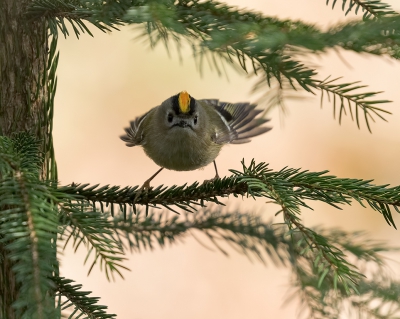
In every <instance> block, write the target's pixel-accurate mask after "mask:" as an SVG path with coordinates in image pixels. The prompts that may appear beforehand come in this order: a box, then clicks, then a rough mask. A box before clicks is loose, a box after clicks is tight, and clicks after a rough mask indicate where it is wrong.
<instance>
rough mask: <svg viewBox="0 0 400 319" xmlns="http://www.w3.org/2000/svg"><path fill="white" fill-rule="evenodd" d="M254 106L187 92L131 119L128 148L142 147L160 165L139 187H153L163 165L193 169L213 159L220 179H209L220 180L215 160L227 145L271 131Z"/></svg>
mask: <svg viewBox="0 0 400 319" xmlns="http://www.w3.org/2000/svg"><path fill="white" fill-rule="evenodd" d="M255 107H256V105H255V104H250V103H235V104H232V103H226V102H219V100H215V99H209V100H196V99H194V98H193V97H192V96H190V95H189V94H188V93H187V92H186V91H183V92H180V93H179V94H177V95H174V96H172V97H170V98H169V99H167V100H165V101H164V102H162V103H161V105H159V106H156V107H154V108H152V109H151V110H150V111H148V112H147V113H146V114H144V115H142V116H140V117H137V118H136V119H135V120H133V121H131V122H130V127H128V128H125V132H126V134H125V135H122V136H121V137H120V138H121V140H123V141H124V142H126V146H129V147H132V146H136V145H141V146H142V147H143V149H144V151H145V152H146V154H147V156H149V157H150V158H151V159H152V160H153V161H154V162H155V163H156V164H157V165H159V166H160V167H161V168H160V169H159V170H158V171H157V172H156V173H155V174H154V175H153V176H151V177H150V178H149V179H148V180H147V181H146V182H145V183H144V184H143V186H142V187H141V189H140V191H141V190H143V189H147V188H150V181H151V180H152V179H153V178H154V177H156V175H157V174H158V173H160V172H161V171H162V170H163V169H164V168H167V169H170V170H175V171H191V170H195V169H198V168H201V167H204V166H206V165H208V164H210V163H211V162H214V167H215V177H214V178H213V179H212V180H209V181H213V180H215V179H217V178H219V176H218V170H217V165H216V163H215V158H216V157H217V156H218V154H219V152H220V150H221V148H222V146H224V145H225V144H241V143H247V142H250V138H251V137H254V136H257V135H260V134H263V133H265V132H268V131H269V130H270V129H271V128H270V127H266V126H262V124H264V123H266V122H268V121H269V120H268V119H264V118H256V116H257V115H258V114H260V113H261V112H262V111H261V110H256V109H255ZM138 194H139V193H138Z"/></svg>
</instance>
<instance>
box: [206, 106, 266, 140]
mask: <svg viewBox="0 0 400 319" xmlns="http://www.w3.org/2000/svg"><path fill="white" fill-rule="evenodd" d="M200 102H201V103H205V104H208V105H211V106H213V107H214V108H215V110H216V111H217V113H218V114H219V116H220V117H221V119H222V121H223V122H224V123H225V124H226V127H223V128H221V129H218V130H217V131H216V133H215V136H213V140H214V142H215V143H217V144H226V143H232V144H242V143H248V142H250V138H251V137H255V136H257V135H260V134H263V133H265V132H268V131H269V130H271V127H267V126H262V125H263V124H265V123H267V122H268V121H269V119H265V118H262V117H260V118H256V117H257V116H258V115H259V114H260V113H262V110H259V109H256V106H257V105H256V104H250V103H228V102H220V101H219V100H216V99H208V100H200Z"/></svg>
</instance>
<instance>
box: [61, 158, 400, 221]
mask: <svg viewBox="0 0 400 319" xmlns="http://www.w3.org/2000/svg"><path fill="white" fill-rule="evenodd" d="M242 165H243V171H237V170H232V171H231V172H232V173H233V175H231V176H229V177H224V178H223V179H219V180H217V181H215V182H213V183H207V184H202V185H199V183H197V182H196V183H193V184H192V185H189V186H187V185H186V184H185V185H183V186H176V185H174V186H171V187H165V186H163V185H161V186H158V187H156V188H151V189H150V190H149V191H148V192H145V193H143V194H141V195H140V197H139V198H138V199H137V201H136V202H134V199H135V196H136V192H137V189H138V186H134V187H124V188H122V189H121V188H120V186H112V187H110V186H109V185H107V186H103V187H99V186H98V185H94V186H89V184H83V185H79V184H78V185H77V184H71V185H69V186H63V187H59V188H58V189H57V191H58V192H60V193H64V194H68V195H73V196H77V197H76V198H78V199H79V200H85V201H88V202H91V203H92V204H93V205H94V204H95V203H99V204H100V205H101V209H102V210H103V211H104V204H107V205H108V204H110V205H111V207H113V205H117V206H119V207H121V210H122V211H123V212H125V213H126V211H127V206H128V207H129V206H131V207H132V208H133V209H135V205H137V204H138V205H145V206H146V207H147V208H148V207H149V206H150V207H160V206H161V207H165V208H168V209H170V210H172V211H175V210H174V209H172V208H171V207H170V205H175V206H177V207H178V208H181V209H184V210H187V211H194V210H195V209H196V207H198V206H204V202H211V203H216V204H222V202H221V201H220V200H219V199H218V197H227V196H229V195H233V196H236V197H237V196H245V195H247V196H251V197H253V198H256V197H266V198H270V199H272V200H274V201H277V198H276V197H275V195H274V193H273V192H274V191H275V192H276V191H279V194H280V195H279V196H280V201H282V202H283V203H284V204H285V206H286V207H289V208H290V209H291V210H293V211H294V212H298V211H299V210H300V207H304V208H310V206H309V205H308V204H306V202H305V200H313V201H322V202H325V203H327V204H329V205H331V206H333V207H335V208H338V209H341V208H340V206H339V205H343V204H345V205H350V204H351V202H352V200H356V201H357V202H358V203H360V204H361V205H362V206H363V207H365V204H364V203H367V204H368V205H369V206H370V207H371V208H372V209H373V210H376V211H378V212H379V213H381V214H382V215H383V217H384V218H385V220H386V222H387V223H388V224H389V225H392V226H394V227H395V223H394V220H393V216H392V213H391V208H394V209H395V210H396V211H397V212H398V211H399V206H400V195H399V191H400V186H395V187H388V185H374V184H371V181H372V180H362V179H350V178H337V177H335V176H332V175H327V173H328V171H323V172H309V171H302V170H300V169H293V168H283V169H282V170H280V171H277V172H274V171H272V170H271V169H269V168H268V164H265V163H260V164H256V163H255V162H254V160H253V161H252V162H251V163H250V165H249V166H248V167H247V166H246V165H245V163H244V162H242ZM277 203H278V204H280V202H277ZM281 206H282V205H281Z"/></svg>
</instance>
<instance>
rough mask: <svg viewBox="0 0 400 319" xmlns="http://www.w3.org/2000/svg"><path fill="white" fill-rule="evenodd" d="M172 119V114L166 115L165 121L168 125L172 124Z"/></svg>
mask: <svg viewBox="0 0 400 319" xmlns="http://www.w3.org/2000/svg"><path fill="white" fill-rule="evenodd" d="M173 118H174V116H173V115H172V113H168V117H167V121H168V122H169V123H171V122H172V120H173Z"/></svg>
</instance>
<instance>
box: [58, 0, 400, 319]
mask: <svg viewBox="0 0 400 319" xmlns="http://www.w3.org/2000/svg"><path fill="white" fill-rule="evenodd" d="M339 2H340V1H338V7H337V9H335V10H334V11H332V10H331V9H330V7H327V6H326V5H325V1H323V0H319V1H315V0H314V1H312V0H308V1H305V0H303V1H298V0H291V1H289V0H286V1H272V0H270V1H265V0H263V1H261V0H259V1H244V0H236V1H228V3H230V4H233V5H239V6H242V7H243V6H246V7H247V8H250V9H254V10H259V11H262V12H263V13H264V14H265V15H268V16H278V17H279V18H294V19H302V20H304V21H306V22H309V23H315V24H317V25H318V26H321V27H327V26H330V25H333V24H335V23H337V22H339V21H343V20H344V19H352V18H353V16H349V17H347V18H345V17H344V14H343V13H342V12H341V10H340V6H339ZM387 2H391V3H393V5H394V8H396V9H397V10H400V5H399V4H398V3H397V2H396V1H394V0H392V1H387ZM93 33H94V35H95V37H94V38H91V37H90V36H88V35H83V36H82V37H81V39H80V40H77V39H75V38H74V37H73V36H71V37H69V38H68V39H67V40H64V39H60V41H59V49H60V53H61V57H60V63H59V68H58V80H59V82H58V89H57V97H56V110H55V125H54V127H55V128H54V140H55V147H56V155H57V161H58V167H59V177H60V182H61V184H69V183H71V182H77V183H91V184H95V183H100V184H102V185H104V184H111V185H122V186H125V185H137V184H141V183H143V181H144V180H145V179H146V178H148V177H149V176H150V175H151V174H153V173H154V172H155V171H156V169H157V166H156V165H155V164H154V163H153V162H152V161H151V160H150V159H149V158H147V157H146V156H145V155H144V153H143V150H142V149H140V148H139V147H138V148H133V149H131V148H127V147H125V145H124V143H123V142H122V141H120V140H119V138H118V136H119V135H121V134H122V133H123V130H122V129H123V127H125V126H126V125H127V124H128V122H129V120H131V119H134V118H135V117H136V116H138V115H140V114H142V113H144V112H145V111H147V110H148V109H149V108H151V107H153V106H156V105H158V104H159V103H160V102H162V101H163V100H165V99H166V98H168V97H169V96H171V95H173V94H176V93H177V92H179V91H182V90H187V91H188V92H189V93H190V94H191V95H192V96H194V97H195V98H215V97H218V98H220V99H223V100H228V101H232V102H238V101H245V100H249V101H253V102H254V101H255V100H256V97H257V96H256V95H251V93H250V91H251V87H252V84H253V83H254V80H249V79H247V78H246V76H244V75H243V74H238V73H236V72H235V71H232V70H231V69H229V67H228V74H229V80H227V79H226V77H219V76H218V75H217V73H216V72H213V71H211V70H210V69H209V68H208V67H207V66H206V67H205V69H204V73H203V76H200V74H199V72H197V71H196V65H195V63H194V62H193V59H191V53H190V51H189V50H185V49H184V50H183V51H182V56H183V59H182V60H183V61H179V57H178V54H177V53H176V50H175V49H173V50H171V55H170V57H169V56H168V54H167V52H166V50H165V48H164V47H163V46H162V45H160V46H158V47H157V48H156V49H155V50H152V49H150V47H149V43H148V42H147V41H146V40H144V39H137V36H138V34H139V33H138V31H135V30H134V28H133V27H125V28H123V29H122V31H121V32H113V33H112V34H104V33H101V32H98V31H96V30H93ZM343 60H345V61H346V63H344V62H343ZM308 61H310V62H313V63H316V64H318V65H319V67H318V72H319V73H320V76H319V78H320V79H324V78H325V77H326V76H328V75H332V76H333V77H339V76H343V82H344V81H357V80H362V81H363V83H364V84H368V85H370V90H379V91H380V90H384V91H385V93H384V94H383V95H382V97H384V98H387V99H390V100H393V101H394V102H393V103H391V104H389V105H385V108H387V109H389V110H390V111H391V112H392V113H393V115H391V116H388V117H387V118H388V120H389V121H388V123H385V122H383V121H380V120H378V121H377V123H376V124H373V126H372V129H373V134H370V133H368V131H367V129H366V127H365V125H364V121H361V122H362V126H361V129H360V130H359V129H357V126H356V124H355V123H354V122H352V121H351V119H350V118H349V117H345V118H344V120H343V123H342V125H339V124H338V122H337V120H334V119H333V116H332V113H333V111H332V106H331V105H330V104H329V103H328V102H326V103H325V105H324V107H323V108H322V109H320V105H319V96H315V97H314V96H312V95H308V98H307V99H305V100H296V101H291V100H288V101H287V102H286V106H287V109H288V110H289V112H288V114H287V115H285V116H283V115H282V114H280V112H278V110H275V111H274V112H272V113H271V115H270V116H271V118H272V121H271V122H272V125H273V127H274V129H273V130H272V131H271V132H269V133H268V134H266V135H263V136H261V137H258V138H255V139H254V140H253V141H252V143H250V144H247V145H239V146H237V145H233V146H228V147H226V148H225V149H224V150H223V151H222V153H221V154H220V156H219V158H218V165H219V170H220V173H221V175H223V176H224V175H227V174H229V172H228V169H231V168H233V169H239V168H240V167H241V165H240V161H241V159H242V158H245V159H246V161H247V162H249V161H250V160H251V159H252V158H255V159H256V161H257V162H261V161H264V162H267V163H270V166H271V167H272V168H273V169H275V170H279V169H281V168H282V167H285V166H289V167H294V168H298V167H301V168H303V169H308V170H310V171H320V170H325V169H328V170H330V171H331V173H332V174H335V175H337V176H340V177H352V178H363V179H375V181H376V183H382V184H386V183H390V184H393V185H398V184H400V179H399V174H398V173H397V172H398V162H399V159H400V150H399V147H398V145H399V141H400V138H399V132H400V129H399V125H398V124H397V123H398V122H399V117H400V114H399V111H398V103H399V101H400V92H399V90H398V83H397V78H396V74H399V73H400V64H399V63H398V62H396V61H393V60H390V59H389V58H377V57H374V56H369V55H366V54H355V53H352V52H345V51H343V50H340V54H338V53H337V52H334V51H332V50H330V51H327V52H326V53H324V54H320V55H319V56H318V57H310V58H308ZM213 174H214V172H213V167H212V166H210V167H207V168H205V169H204V170H199V171H193V172H173V171H163V172H162V174H160V175H159V176H158V177H157V178H156V179H155V180H154V183H153V185H158V184H161V183H162V184H166V185H172V184H175V183H176V184H182V183H185V182H193V181H195V180H202V179H205V178H211V177H212V176H213ZM238 205H239V206H240V207H241V208H242V209H243V210H244V211H248V212H250V211H254V210H256V211H257V212H259V213H261V214H263V216H265V218H266V219H268V220H269V219H271V218H273V215H274V213H275V212H276V210H277V208H276V207H273V206H271V205H265V204H264V203H263V201H261V200H259V201H258V202H253V201H251V200H243V201H242V200H240V201H236V202H234V203H233V204H232V202H230V206H229V208H230V209H235V208H236V207H238ZM312 205H313V207H314V208H315V210H314V211H311V210H309V211H307V210H304V211H303V213H302V218H303V220H304V221H305V222H306V225H307V226H313V225H317V224H323V225H326V226H340V227H343V228H345V229H348V230H350V229H363V230H369V231H371V232H372V234H373V238H377V239H382V240H388V241H389V242H390V243H392V244H395V243H397V241H398V240H397V239H398V236H399V234H398V232H397V231H395V230H394V229H393V228H391V227H389V226H388V225H387V224H386V223H385V221H384V219H383V218H382V216H380V214H379V213H377V212H374V211H372V210H371V209H363V208H361V207H360V206H358V205H354V207H344V209H343V210H341V211H339V210H335V209H332V208H331V207H328V206H327V205H324V204H317V203H312ZM275 220H276V222H280V221H281V218H280V217H279V218H275ZM395 221H396V222H397V224H399V225H400V218H399V217H398V216H397V215H395ZM85 253H86V251H85V249H80V250H79V251H78V252H77V253H73V252H72V250H71V247H69V248H68V249H67V250H66V251H65V253H64V256H63V257H62V268H61V271H62V275H63V276H66V277H68V278H71V279H74V280H76V281H77V282H78V283H82V284H83V285H84V289H85V290H90V291H93V294H94V296H100V297H101V301H100V303H101V304H105V305H108V306H109V312H110V313H116V314H118V318H124V319H125V318H129V319H130V318H146V319H153V318H177V319H180V318H194V319H195V318H230V319H236V318H253V319H258V318H295V316H296V313H297V308H296V305H297V303H296V301H294V302H292V303H290V304H289V305H288V306H285V307H283V301H284V298H286V297H288V296H289V294H288V293H287V291H288V288H289V286H290V285H289V273H288V272H287V271H286V270H284V269H277V268H275V267H274V266H273V265H272V264H270V263H269V264H268V265H267V266H264V265H262V264H260V263H259V262H256V261H255V262H253V263H252V262H250V261H249V260H248V259H247V258H246V257H244V256H241V255H239V254H238V253H236V252H234V251H232V250H230V257H229V258H226V257H225V256H223V255H222V254H221V253H219V252H215V251H214V252H213V251H209V250H207V249H205V248H204V247H202V246H201V245H199V244H198V243H197V242H196V241H195V240H194V239H192V238H190V237H188V239H187V240H186V242H185V243H184V244H183V243H180V244H177V245H174V246H172V247H170V248H166V249H163V250H161V249H159V248H157V249H155V250H154V251H152V252H150V251H144V252H142V253H141V254H133V255H128V257H129V261H128V262H127V263H126V265H127V266H128V267H129V268H130V269H131V270H132V271H131V272H124V275H125V280H122V279H120V278H117V280H116V282H111V283H109V282H107V280H106V279H105V275H104V273H102V272H100V271H99V269H98V267H95V270H94V271H93V272H92V273H91V275H90V276H89V277H87V271H88V265H86V266H83V261H84V257H85ZM393 258H394V259H397V260H398V259H399V256H398V255H397V256H393ZM397 266H398V265H397V264H396V265H395V267H397Z"/></svg>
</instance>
